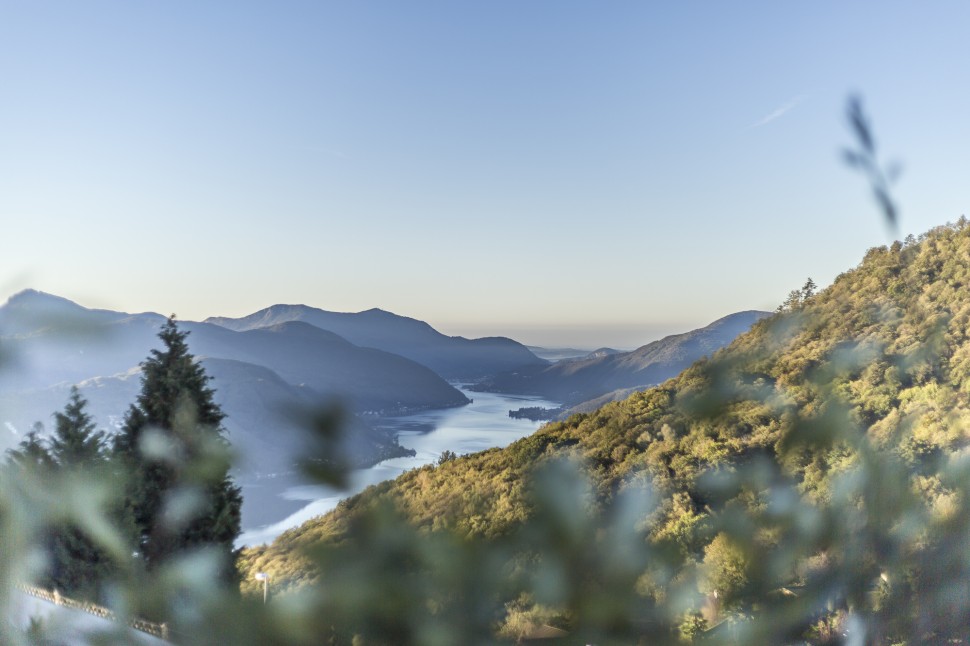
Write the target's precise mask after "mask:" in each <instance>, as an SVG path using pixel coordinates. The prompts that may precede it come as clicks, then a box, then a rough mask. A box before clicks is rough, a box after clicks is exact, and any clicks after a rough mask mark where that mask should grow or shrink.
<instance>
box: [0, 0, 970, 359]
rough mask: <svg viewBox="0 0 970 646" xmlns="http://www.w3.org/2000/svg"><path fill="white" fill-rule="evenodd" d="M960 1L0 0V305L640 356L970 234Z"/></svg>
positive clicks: (967, 96)
mask: <svg viewBox="0 0 970 646" xmlns="http://www.w3.org/2000/svg"><path fill="white" fill-rule="evenodd" d="M967 25H970V5H967V4H966V3H962V2H939V3H911V2H910V3H903V2H882V3H873V2H866V3H862V2H844V1H843V2H812V3H787V2H786V3H782V2H763V3H761V2H759V3H754V2H746V3H745V2H735V3H714V2H707V3H701V2H677V3H646V2H588V1H587V2H568V1H563V0H554V1H553V0H550V1H540V0H535V1H530V2H521V1H515V2H512V1H508V2H503V1H494V0H489V1H488V2H484V1H483V2H420V1H413V2H399V1H397V0H388V1H386V2H366V1H360V2H320V1H313V2H297V1H287V2H258V3H256V2H240V1H237V0H234V1H226V2H174V1H172V2H147V1H146V2H131V1H127V0H126V1H124V2H120V1H119V2H96V1H88V2H75V1H73V0H72V1H70V2H34V1H30V2H20V1H11V0H5V1H3V2H0V219H2V220H0V221H2V223H3V227H4V232H3V235H2V237H0V257H2V259H3V267H4V272H3V275H2V276H0V297H2V296H3V295H4V294H9V293H13V292H14V291H16V290H18V289H21V288H24V287H28V286H31V287H35V288H37V289H42V290H44V291H49V292H53V293H56V294H59V295H62V296H65V297H68V298H72V299H74V300H77V301H80V302H81V303H83V304H85V305H89V306H100V307H110V308H113V309H123V310H128V311H143V310H154V311H160V312H164V313H168V312H176V313H178V315H179V316H180V317H182V318H187V319H199V318H203V317H205V316H209V315H243V314H246V313H249V312H251V311H254V310H256V309H259V308H262V307H265V306H267V305H270V304H272V303H277V302H288V303H297V302H299V303H307V304H310V305H315V306H318V307H322V308H325V309H331V310H341V311H356V310H361V309H367V308H370V307H382V308H384V309H388V310H392V311H395V312H398V313H401V314H406V315H409V316H414V317H417V318H422V319H425V320H427V321H429V322H431V323H432V324H433V325H435V326H436V327H438V328H439V329H440V330H442V331H444V332H446V333H450V334H465V335H480V334H510V335H513V336H515V337H516V338H519V339H521V340H524V341H526V342H532V343H545V344H550V345H551V344H558V343H573V344H577V345H586V346H591V345H606V344H610V345H615V346H626V347H630V346H635V345H638V344H640V343H643V342H646V341H649V340H651V339H652V338H655V337H656V336H657V335H658V334H661V333H664V332H670V331H675V330H683V329H687V328H689V327H695V326H697V325H701V324H705V323H707V322H710V321H711V320H713V319H715V318H718V317H720V316H722V315H724V314H727V313H730V312H733V311H737V310H742V309H751V308H765V309H772V308H774V307H775V306H776V305H777V304H778V303H779V302H780V301H781V300H783V299H784V296H785V294H786V293H787V292H788V291H789V290H790V289H792V288H795V287H798V286H800V285H801V283H802V282H803V281H804V280H805V278H806V277H807V276H809V275H811V276H812V277H813V278H815V280H816V281H817V282H819V283H820V284H827V283H828V282H830V281H831V280H832V279H833V278H834V277H835V275H837V274H838V273H839V272H841V271H843V270H845V269H848V268H849V267H852V266H854V265H856V264H857V263H858V262H859V261H860V260H861V258H862V255H863V254H864V252H865V250H866V249H867V248H868V247H870V246H873V245H877V244H884V243H886V242H887V240H888V235H887V232H886V229H885V227H884V226H883V224H882V222H881V220H880V219H879V216H878V214H877V212H876V210H875V209H874V207H873V206H872V203H871V200H870V196H869V193H868V189H867V187H866V185H865V183H864V182H863V180H862V178H860V177H857V176H855V175H854V174H852V172H851V171H849V170H848V169H847V168H845V167H844V166H843V165H842V164H841V162H840V161H839V155H838V151H839V149H840V148H841V147H842V146H844V145H846V144H849V143H850V142H851V138H850V136H849V134H848V131H847V130H846V128H845V125H844V124H845V121H844V116H843V115H844V107H845V101H846V98H847V96H848V95H849V94H850V93H851V92H854V91H858V92H859V93H861V94H862V95H863V96H864V98H865V101H866V106H867V109H868V111H869V112H870V114H871V116H872V119H873V122H874V125H875V130H876V133H877V137H878V140H879V143H880V146H881V150H882V152H883V153H884V154H885V156H886V157H887V158H895V159H899V160H900V161H902V162H903V164H904V168H905V173H904V175H903V177H902V179H901V181H900V183H899V185H898V189H897V191H896V196H897V198H898V200H899V202H900V204H901V206H902V227H901V234H902V235H905V234H906V233H910V232H913V233H919V232H921V231H923V230H925V229H927V228H930V227H932V226H934V225H937V224H941V223H943V222H946V221H948V220H955V219H956V218H958V217H959V216H960V215H961V214H963V213H965V212H967V211H968V210H970V209H968V198H970V195H968V192H970V183H968V181H967V178H968V177H970V154H968V143H970V131H968V130H970V66H968V64H967V60H968V59H970V45H968V40H967V31H966V30H967Z"/></svg>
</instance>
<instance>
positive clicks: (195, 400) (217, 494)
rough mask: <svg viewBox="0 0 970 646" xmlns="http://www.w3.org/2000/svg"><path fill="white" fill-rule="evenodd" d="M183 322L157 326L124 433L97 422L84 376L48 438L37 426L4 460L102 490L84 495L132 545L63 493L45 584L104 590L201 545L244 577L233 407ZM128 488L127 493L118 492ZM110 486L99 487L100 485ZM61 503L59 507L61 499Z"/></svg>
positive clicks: (90, 592) (50, 527)
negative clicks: (222, 398)
mask: <svg viewBox="0 0 970 646" xmlns="http://www.w3.org/2000/svg"><path fill="white" fill-rule="evenodd" d="M187 336H188V332H187V331H182V330H179V329H178V326H177V325H176V323H175V319H174V316H173V317H170V318H169V319H168V320H167V321H166V322H165V323H164V324H163V325H162V328H161V330H160V332H159V334H158V337H159V339H160V340H161V342H162V347H161V349H154V350H152V351H151V353H150V355H149V356H148V358H147V359H146V360H145V361H143V362H142V363H141V369H142V379H141V391H140V393H139V395H138V397H137V399H136V401H135V402H133V403H132V404H131V406H130V407H129V408H128V410H127V412H126V413H125V416H124V421H123V424H122V427H121V428H120V429H119V430H118V432H116V433H111V434H109V433H107V432H105V431H103V430H99V429H98V428H97V425H96V424H95V422H94V420H93V419H92V417H91V415H90V414H89V413H88V410H87V407H88V402H87V401H86V400H85V398H84V397H83V396H82V395H81V392H80V391H79V389H78V388H77V386H73V387H72V388H71V392H70V396H69V398H68V401H67V404H66V405H65V407H64V409H63V410H62V411H59V412H56V413H54V428H53V431H52V433H51V435H50V436H49V437H44V436H43V435H42V426H41V425H40V424H35V425H34V428H33V430H31V432H29V433H28V434H27V435H26V436H25V437H24V439H23V440H22V441H21V442H20V444H19V445H18V446H17V448H15V449H11V450H9V451H8V452H7V463H8V465H9V466H10V467H12V468H13V469H14V470H16V471H18V472H20V473H21V474H22V475H26V474H29V475H30V477H33V478H37V479H39V481H40V482H42V483H44V484H50V485H53V487H54V489H56V490H58V491H61V492H69V491H71V490H72V487H76V486H83V487H85V488H86V489H88V490H89V489H90V488H91V483H94V485H95V487H96V488H97V487H101V488H103V490H102V491H100V492H99V491H95V492H91V491H87V493H88V494H93V496H88V497H87V498H85V499H90V500H95V501H99V500H100V501H101V502H103V503H104V506H105V507H106V508H102V509H92V510H91V514H90V518H91V519H92V520H94V519H96V518H97V517H98V516H99V513H103V515H104V516H105V517H106V519H107V520H108V521H109V522H110V523H111V525H112V526H113V528H114V529H115V530H117V533H118V535H120V536H121V538H122V540H123V541H124V542H126V543H127V546H126V547H125V549H124V550H123V551H121V552H120V554H123V555H130V560H131V562H128V563H125V562H122V560H123V558H124V557H122V559H119V557H118V556H119V552H118V551H117V550H116V551H115V553H113V552H112V550H110V549H109V548H108V547H106V546H105V544H104V540H103V538H104V537H103V536H99V535H98V534H99V529H98V527H97V525H96V524H95V526H89V525H88V523H86V522H79V521H78V518H77V510H76V509H69V508H67V507H68V506H69V505H71V504H72V499H71V497H70V496H67V495H64V494H62V496H63V499H62V501H60V502H61V504H62V505H63V506H64V507H65V508H64V509H63V513H62V514H58V513H55V514H53V515H52V516H51V517H48V518H47V519H46V521H45V522H46V526H45V527H44V528H43V531H42V533H41V535H42V536H43V537H44V540H43V545H42V546H41V550H40V552H41V555H42V560H43V562H44V565H43V567H42V568H41V569H40V574H39V576H38V577H37V579H38V580H37V583H39V584H41V585H43V586H45V587H49V588H53V589H57V590H59V591H61V592H63V593H66V594H72V595H80V596H84V597H87V598H90V599H98V600H101V599H103V598H104V597H105V595H106V594H107V593H108V592H109V587H110V584H111V583H112V582H114V581H116V580H117V579H118V578H119V577H121V576H123V575H124V573H125V572H129V571H131V570H132V569H133V568H134V569H141V570H144V571H146V572H152V571H156V570H158V569H159V568H160V567H162V566H163V565H164V564H166V563H167V562H170V561H171V560H172V559H173V558H175V557H176V556H179V555H183V554H186V553H189V552H191V551H192V550H197V549H207V550H210V551H214V552H216V553H217V554H219V561H220V568H219V569H220V572H219V573H218V576H219V578H220V579H221V580H223V581H224V582H225V583H227V584H229V585H230V586H231V587H235V586H236V585H238V575H237V573H236V568H235V559H236V556H237V554H236V552H235V549H234V542H235V540H236V538H237V537H238V536H239V534H240V510H241V506H242V494H241V491H240V488H239V487H238V486H236V485H235V484H234V482H233V480H232V477H231V476H230V475H229V464H230V463H229V457H228V453H229V452H228V448H229V447H228V441H227V440H226V438H225V431H224V429H223V427H222V421H223V419H224V418H225V415H224V414H223V412H222V411H221V410H220V408H219V406H218V405H217V404H216V403H215V400H214V391H213V389H212V388H210V387H209V385H208V384H209V379H210V377H208V376H207V375H206V374H205V371H204V369H203V367H202V366H201V365H200V364H199V363H198V362H197V361H196V360H195V358H194V357H193V356H192V354H191V353H190V352H189V348H188V344H187ZM119 491H123V492H124V494H123V495H117V492H119ZM99 493H100V494H102V495H100V496H99V495H98V494H99ZM56 508H57V506H56V505H55V509H56Z"/></svg>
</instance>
